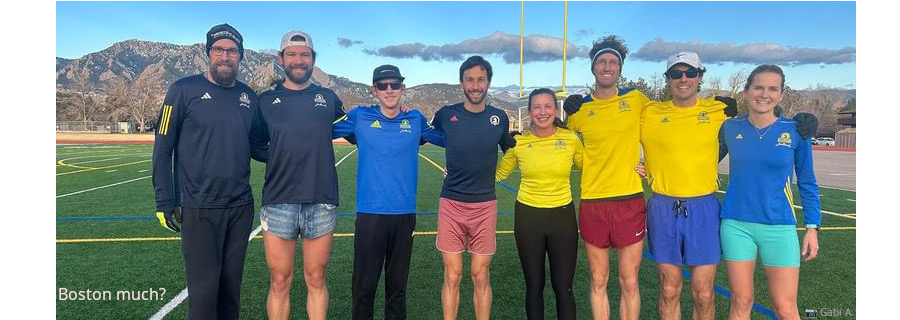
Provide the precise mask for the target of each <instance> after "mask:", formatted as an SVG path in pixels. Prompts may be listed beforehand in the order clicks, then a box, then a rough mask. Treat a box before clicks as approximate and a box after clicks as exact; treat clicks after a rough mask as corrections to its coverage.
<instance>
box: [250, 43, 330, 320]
mask: <svg viewBox="0 0 900 320" xmlns="http://www.w3.org/2000/svg"><path fill="white" fill-rule="evenodd" d="M313 48H314V46H313V41H312V38H310V36H309V35H308V34H306V33H305V32H302V31H291V32H288V33H286V34H285V35H284V36H283V37H282V38H281V51H279V52H278V56H277V60H278V63H279V64H281V65H282V67H283V68H284V82H283V83H280V84H278V85H276V86H275V87H274V88H273V89H271V90H268V91H266V92H263V93H261V94H260V96H259V103H260V106H261V107H260V109H259V113H258V114H257V116H256V117H254V125H253V129H252V130H251V135H250V144H251V146H252V147H253V151H254V152H253V154H254V158H255V159H257V160H260V161H263V162H266V177H265V183H264V185H263V197H262V198H263V199H262V207H261V208H260V225H261V226H262V228H263V241H264V242H265V243H264V246H265V252H266V264H267V265H268V267H269V274H270V283H269V284H270V286H269V295H268V298H267V300H266V311H267V313H268V316H269V319H287V318H288V316H289V315H290V311H291V304H290V289H291V283H292V282H293V275H294V261H295V256H296V251H297V239H298V238H299V239H302V242H303V279H304V280H305V282H306V290H307V295H306V312H307V316H308V318H309V319H313V320H319V319H326V318H327V312H328V287H327V286H326V284H325V270H326V267H327V266H328V255H329V251H330V250H331V239H332V235H333V232H334V226H335V223H336V218H337V213H338V212H337V205H338V199H339V198H338V184H337V171H336V169H335V166H334V163H335V161H334V148H333V147H332V144H331V140H332V139H331V137H332V135H331V133H332V124H333V123H334V122H337V121H338V120H339V119H342V118H343V117H344V115H345V113H344V109H343V103H342V102H341V100H340V99H339V98H338V96H337V95H336V94H335V93H334V91H331V89H328V88H324V87H321V86H319V85H317V84H315V83H313V81H312V74H313V70H315V62H316V52H315V51H314V50H313Z"/></svg>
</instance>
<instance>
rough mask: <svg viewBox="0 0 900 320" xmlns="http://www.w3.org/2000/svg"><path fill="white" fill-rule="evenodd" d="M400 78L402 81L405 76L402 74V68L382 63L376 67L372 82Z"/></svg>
mask: <svg viewBox="0 0 900 320" xmlns="http://www.w3.org/2000/svg"><path fill="white" fill-rule="evenodd" d="M391 78H393V79H400V81H401V82H402V81H403V79H406V78H404V77H403V76H401V75H400V69H399V68H397V67H396V66H393V65H389V64H386V65H382V66H380V67H378V68H375V71H374V72H372V83H375V82H378V80H381V79H391Z"/></svg>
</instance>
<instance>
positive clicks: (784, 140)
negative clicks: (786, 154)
mask: <svg viewBox="0 0 900 320" xmlns="http://www.w3.org/2000/svg"><path fill="white" fill-rule="evenodd" d="M775 146H776V147H778V146H782V147H788V148H790V147H791V134H790V133H787V132H782V133H781V136H779V137H778V143H776V144H775Z"/></svg>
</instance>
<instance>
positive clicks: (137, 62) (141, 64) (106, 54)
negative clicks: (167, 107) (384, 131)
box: [56, 39, 521, 117]
mask: <svg viewBox="0 0 900 320" xmlns="http://www.w3.org/2000/svg"><path fill="white" fill-rule="evenodd" d="M207 66H208V60H207V57H206V55H205V48H204V46H203V44H200V43H198V44H193V45H176V44H169V43H160V42H150V41H142V40H133V39H132V40H126V41H122V42H117V43H115V44H113V45H112V46H110V47H109V48H106V49H104V50H101V51H98V52H94V53H90V54H87V55H85V56H83V57H81V58H78V59H65V58H59V57H57V58H56V87H57V91H66V92H71V91H73V90H77V88H78V84H79V83H81V84H84V83H86V84H87V85H88V87H92V88H96V89H99V91H100V92H102V91H103V89H105V88H110V87H111V86H112V85H113V83H114V82H116V81H120V80H125V81H127V82H129V83H134V82H136V81H139V80H140V81H143V82H145V83H148V82H149V83H155V84H159V87H160V88H167V87H168V86H169V84H171V83H172V82H174V81H175V80H178V79H180V78H183V77H185V76H190V75H194V74H198V73H202V72H205V70H206V69H207ZM240 70H241V72H240V74H239V76H238V80H240V81H241V82H244V83H246V84H247V85H249V86H250V87H252V88H254V89H255V90H257V91H262V90H264V89H265V88H268V87H270V86H271V84H272V82H273V80H275V79H277V78H282V77H283V75H284V73H283V69H282V67H281V65H280V64H278V62H277V60H276V57H275V56H274V55H273V52H272V51H271V50H264V51H263V52H259V51H254V50H245V51H244V59H243V60H241V63H240ZM312 80H313V82H315V83H317V84H319V85H321V86H324V87H327V88H330V89H332V90H333V91H334V92H335V93H336V94H337V95H338V96H339V97H340V98H341V101H342V102H343V103H344V106H345V109H348V110H349V108H350V106H353V105H359V104H373V103H376V101H375V99H374V98H373V97H372V95H371V94H370V93H369V88H370V86H369V85H368V84H363V83H358V82H353V81H351V80H349V79H347V78H344V77H340V76H336V75H331V74H328V73H327V72H325V71H323V70H321V69H320V68H319V67H315V68H314V71H313V76H312ZM516 89H517V90H518V87H517V88H516ZM516 96H517V94H515V95H513V94H510V93H509V92H507V91H496V90H490V92H488V97H489V98H488V104H491V105H493V106H495V107H498V108H501V109H503V110H506V111H507V113H508V114H509V115H510V116H515V115H516V110H517V108H518V106H519V105H521V103H520V102H518V101H517V100H518V99H516ZM462 99H463V96H462V94H461V92H460V89H459V85H458V84H440V83H434V84H423V85H417V86H413V87H410V88H407V92H406V95H405V103H406V104H408V105H409V106H410V107H412V108H415V109H419V110H422V111H423V113H425V115H426V116H428V117H430V116H431V115H432V114H433V113H434V112H435V111H436V110H437V109H439V108H440V107H441V106H444V105H448V104H453V103H457V102H460V101H462Z"/></svg>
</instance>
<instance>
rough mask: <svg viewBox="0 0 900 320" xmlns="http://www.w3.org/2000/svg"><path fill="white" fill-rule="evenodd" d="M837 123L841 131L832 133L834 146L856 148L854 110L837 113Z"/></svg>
mask: <svg viewBox="0 0 900 320" xmlns="http://www.w3.org/2000/svg"><path fill="white" fill-rule="evenodd" d="M837 123H838V125H839V126H841V129H840V130H838V132H835V133H834V146H835V147H841V148H856V108H855V107H854V108H852V109H849V110H845V111H841V112H838V119H837Z"/></svg>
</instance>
